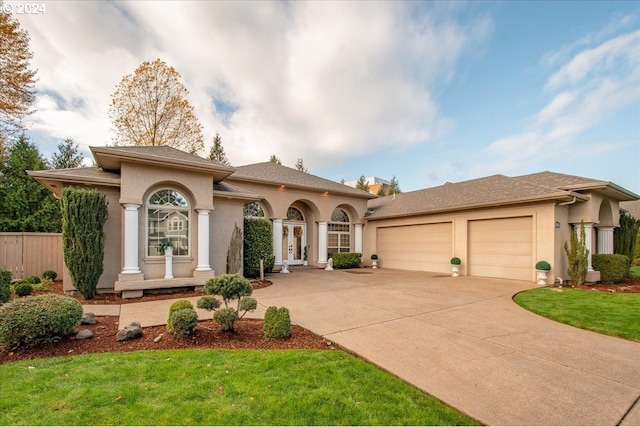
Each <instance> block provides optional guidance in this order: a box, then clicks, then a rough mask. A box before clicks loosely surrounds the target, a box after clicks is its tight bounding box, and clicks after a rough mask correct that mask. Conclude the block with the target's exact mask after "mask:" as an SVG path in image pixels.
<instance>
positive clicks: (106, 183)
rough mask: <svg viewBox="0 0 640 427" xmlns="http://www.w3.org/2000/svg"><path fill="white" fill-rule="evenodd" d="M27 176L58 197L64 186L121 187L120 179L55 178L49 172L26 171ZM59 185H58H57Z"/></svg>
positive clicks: (66, 176)
mask: <svg viewBox="0 0 640 427" xmlns="http://www.w3.org/2000/svg"><path fill="white" fill-rule="evenodd" d="M26 172H27V174H28V175H29V176H30V177H32V178H33V179H35V180H36V181H38V182H39V183H40V184H42V185H44V186H45V187H47V188H48V189H49V190H50V191H51V192H52V193H54V194H55V195H56V196H60V194H61V193H62V186H63V185H64V184H76V185H85V186H86V185H89V186H91V185H96V186H101V187H120V179H117V178H96V177H85V176H82V177H80V176H77V175H61V174H56V175H55V176H53V175H51V174H50V173H48V172H49V171H26ZM56 184H57V185H56Z"/></svg>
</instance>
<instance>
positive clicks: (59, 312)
mask: <svg viewBox="0 0 640 427" xmlns="http://www.w3.org/2000/svg"><path fill="white" fill-rule="evenodd" d="M81 319H82V305H81V304H80V303H79V302H78V301H76V300H75V299H74V298H70V297H65V296H62V295H55V294H48V295H38V296H32V297H27V298H19V299H16V300H13V301H11V302H10V303H8V304H5V305H3V306H2V307H0V345H2V346H4V347H7V348H14V347H19V346H22V345H24V346H30V345H35V344H40V343H46V342H54V341H58V340H60V339H62V338H64V337H67V336H68V335H69V334H71V332H73V329H74V328H75V327H76V326H78V325H79V324H80V320H81Z"/></svg>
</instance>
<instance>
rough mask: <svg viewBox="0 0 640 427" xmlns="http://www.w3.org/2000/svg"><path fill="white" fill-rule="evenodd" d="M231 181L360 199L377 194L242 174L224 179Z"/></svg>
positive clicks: (373, 197) (372, 197)
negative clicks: (297, 183)
mask: <svg viewBox="0 0 640 427" xmlns="http://www.w3.org/2000/svg"><path fill="white" fill-rule="evenodd" d="M233 181H242V182H249V183H253V184H265V185H274V186H276V187H283V186H284V188H295V189H297V190H305V191H309V190H312V191H316V192H318V193H326V192H328V193H333V194H340V195H343V196H349V197H358V198H362V199H375V198H377V197H378V196H376V195H375V194H371V193H365V192H363V194H359V193H355V192H349V191H344V192H343V191H339V190H333V189H331V190H326V189H320V190H319V189H318V188H317V187H313V186H308V185H296V184H287V183H283V182H281V181H273V180H270V179H263V178H249V177H242V176H230V177H229V178H227V179H226V180H225V182H233Z"/></svg>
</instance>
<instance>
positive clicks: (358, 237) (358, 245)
mask: <svg viewBox="0 0 640 427" xmlns="http://www.w3.org/2000/svg"><path fill="white" fill-rule="evenodd" d="M354 231H355V232H354V235H355V236H354V239H355V249H356V250H355V252H357V253H359V254H361V253H362V224H354Z"/></svg>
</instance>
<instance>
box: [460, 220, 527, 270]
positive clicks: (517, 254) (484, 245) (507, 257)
mask: <svg viewBox="0 0 640 427" xmlns="http://www.w3.org/2000/svg"><path fill="white" fill-rule="evenodd" d="M532 254H533V218H532V217H530V216H527V217H518V218H500V219H488V220H478V221H469V275H471V276H485V277H500V278H505V279H518V280H532V278H533V259H532V258H533V255H532Z"/></svg>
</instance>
